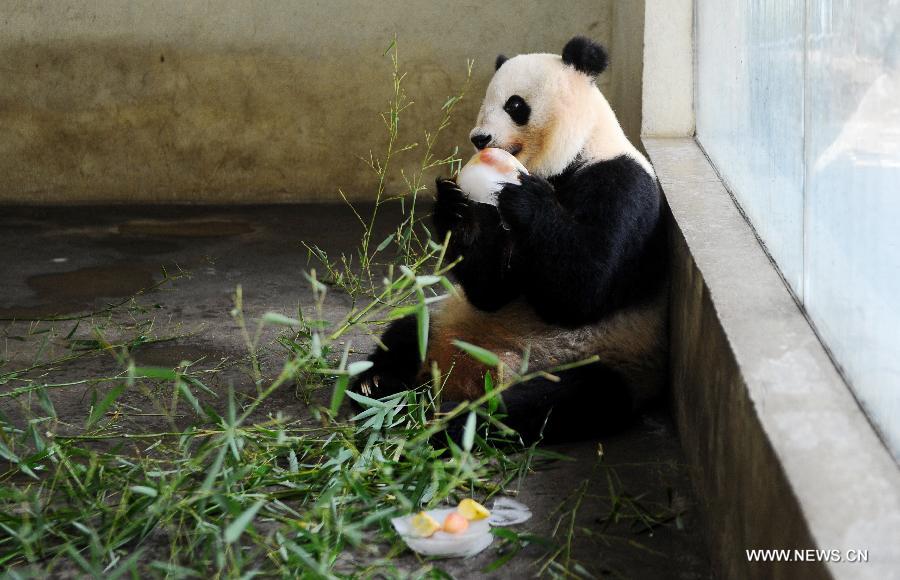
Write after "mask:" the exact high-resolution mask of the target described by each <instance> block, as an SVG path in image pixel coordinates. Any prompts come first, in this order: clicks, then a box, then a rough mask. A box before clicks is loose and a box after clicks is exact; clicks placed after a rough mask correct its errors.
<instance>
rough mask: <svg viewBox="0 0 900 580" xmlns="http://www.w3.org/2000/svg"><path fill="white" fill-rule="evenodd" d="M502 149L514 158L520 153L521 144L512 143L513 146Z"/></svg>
mask: <svg viewBox="0 0 900 580" xmlns="http://www.w3.org/2000/svg"><path fill="white" fill-rule="evenodd" d="M503 149H504V150H505V151H506V152H507V153H509V154H510V155H512V156H513V157H515V156H516V155H518V154H519V153H521V152H522V144H521V143H513V144H512V145H510V146H509V147H503Z"/></svg>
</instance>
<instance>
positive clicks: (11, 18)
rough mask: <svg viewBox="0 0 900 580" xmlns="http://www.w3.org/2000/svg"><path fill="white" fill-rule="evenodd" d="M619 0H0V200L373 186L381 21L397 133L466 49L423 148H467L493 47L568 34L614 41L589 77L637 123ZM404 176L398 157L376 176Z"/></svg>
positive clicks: (552, 47)
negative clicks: (451, 107)
mask: <svg viewBox="0 0 900 580" xmlns="http://www.w3.org/2000/svg"><path fill="white" fill-rule="evenodd" d="M627 4H628V5H632V6H636V7H637V5H634V4H632V3H627ZM625 5H626V4H625V3H623V4H622V6H625ZM622 6H619V7H616V6H614V3H613V2H611V1H608V0H607V1H603V0H575V1H572V2H567V3H566V6H565V9H564V10H561V9H560V7H559V5H557V4H556V3H549V2H547V3H544V2H540V3H539V2H529V3H525V4H522V3H517V2H512V1H505V0H504V1H500V2H490V3H485V2H471V1H462V2H441V3H438V2H426V1H416V2H402V1H399V0H384V1H379V2H377V3H371V2H364V1H362V0H342V1H337V2H324V1H321V2H298V1H291V0H271V1H268V2H265V3H262V4H261V3H257V2H251V1H250V0H218V1H215V2H207V1H200V0H157V1H143V2H116V1H113V0H96V1H93V2H88V1H84V0H81V1H77V0H59V1H54V2H38V1H17V0H0V203H87V202H215V203H231V202H240V203H250V202H256V203H260V202H292V201H322V200H332V201H337V200H339V196H338V193H337V191H338V188H341V189H342V190H343V191H344V192H345V193H346V195H347V196H348V197H349V198H351V199H371V197H372V196H373V194H374V193H373V192H374V184H375V180H374V176H373V174H372V172H371V170H370V169H369V168H368V167H367V166H366V165H365V164H364V163H362V162H361V161H360V160H359V157H368V154H369V151H370V150H371V151H373V152H374V153H376V154H378V153H380V152H381V151H382V150H383V149H384V147H385V145H386V138H385V135H386V134H385V130H384V126H383V124H382V121H381V119H380V117H379V112H380V111H383V110H386V108H387V102H388V99H389V97H390V96H391V91H392V84H391V63H390V59H389V57H385V56H383V53H384V51H385V48H386V47H387V46H388V45H389V43H390V42H391V39H392V37H393V35H394V33H396V34H397V35H398V38H399V49H400V59H401V67H402V68H403V69H404V70H405V71H406V72H407V73H408V75H407V76H406V78H405V81H404V87H405V90H406V92H407V93H408V95H409V96H410V97H411V98H412V99H413V100H414V101H415V104H414V105H413V106H412V107H410V108H409V109H407V110H406V111H405V112H404V114H403V116H402V118H401V141H402V142H404V143H405V142H414V141H418V142H420V143H421V142H423V141H424V137H423V131H424V130H426V129H428V128H432V129H433V128H434V127H435V126H436V125H437V124H438V122H439V121H440V116H441V105H443V104H444V102H445V101H446V99H447V97H448V96H449V95H452V94H454V93H455V92H456V91H457V90H458V89H459V87H460V86H461V85H462V84H463V83H464V81H465V78H466V68H467V66H466V60H467V59H468V58H475V59H477V60H476V63H475V66H474V69H473V78H472V83H471V90H470V92H469V94H468V98H466V99H465V100H464V101H463V102H462V103H461V104H460V106H459V108H458V110H457V114H456V116H455V118H454V120H453V124H452V125H451V126H450V127H449V128H448V129H447V131H446V132H445V134H444V136H443V137H442V138H441V140H440V141H439V144H438V147H437V149H436V153H437V154H439V155H441V156H443V155H445V154H447V153H448V152H450V151H451V150H452V147H453V146H459V147H461V151H462V153H463V155H464V156H468V154H469V152H470V150H471V146H470V145H469V144H468V141H467V134H468V131H469V129H470V127H471V123H472V122H473V120H474V118H475V114H476V112H477V109H478V105H479V102H480V98H481V94H483V90H484V87H485V86H486V84H487V82H488V81H489V79H490V75H491V73H492V72H493V61H494V58H495V57H496V55H497V54H498V53H500V52H502V53H505V54H507V55H514V54H517V53H521V52H535V51H540V52H557V53H558V52H560V51H561V50H562V47H563V45H564V44H565V42H566V40H567V39H568V38H570V37H571V36H573V35H575V34H584V35H588V36H591V37H592V38H594V39H596V40H598V41H600V42H603V43H605V44H607V45H610V43H611V42H612V41H613V39H614V38H615V39H618V44H619V46H620V47H621V48H622V54H617V53H616V49H617V47H616V46H610V51H611V53H612V64H611V67H610V70H609V72H607V73H606V74H605V75H603V76H602V77H601V79H600V81H599V84H600V87H601V89H603V90H604V92H606V93H607V94H608V96H609V98H610V100H611V101H612V104H613V106H614V107H615V108H616V109H620V112H621V113H622V116H623V119H624V121H625V124H626V127H627V129H628V130H629V132H630V134H631V135H632V136H634V137H636V135H637V133H638V131H639V126H640V112H639V111H640V102H641V99H640V95H639V94H634V93H637V92H639V91H640V84H639V83H635V82H632V81H633V80H634V79H639V78H640V70H637V69H639V68H640V63H641V58H640V55H639V54H635V52H638V51H640V49H641V40H640V39H641V34H642V33H641V24H642V22H641V21H640V18H628V17H627V14H626V11H625V10H624V9H623V8H622ZM617 9H618V13H616V10H617ZM614 21H618V22H619V23H620V25H619V26H618V28H617V29H616V34H615V35H614V34H613V28H614ZM626 67H628V70H625V68H626ZM613 79H617V80H616V81H615V82H616V85H617V86H616V87H615V88H613V87H611V83H612V82H613ZM420 153H421V148H420V149H418V150H413V151H411V152H407V153H404V154H403V155H402V156H401V158H400V159H399V163H400V165H398V167H407V168H409V167H413V166H415V165H416V164H417V163H418V158H419V156H420ZM401 184H402V180H401V179H400V176H399V172H398V173H396V177H395V178H394V179H393V181H392V182H391V183H390V188H389V190H391V191H396V190H397V189H398V188H399V187H400V186H401ZM389 192H390V191H389Z"/></svg>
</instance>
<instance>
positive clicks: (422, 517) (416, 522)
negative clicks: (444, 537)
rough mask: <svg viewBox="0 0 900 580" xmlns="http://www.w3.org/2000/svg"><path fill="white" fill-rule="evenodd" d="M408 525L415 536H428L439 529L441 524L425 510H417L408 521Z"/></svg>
mask: <svg viewBox="0 0 900 580" xmlns="http://www.w3.org/2000/svg"><path fill="white" fill-rule="evenodd" d="M409 527H410V528H412V531H413V532H414V533H415V534H416V535H417V536H420V537H422V538H428V537H430V536H432V535H433V534H434V533H435V532H436V531H438V530H439V529H441V524H439V523H438V522H437V520H436V519H434V518H433V517H431V516H430V515H428V514H426V513H425V512H419V513H417V514H416V515H414V516H413V517H412V519H411V520H410V521H409Z"/></svg>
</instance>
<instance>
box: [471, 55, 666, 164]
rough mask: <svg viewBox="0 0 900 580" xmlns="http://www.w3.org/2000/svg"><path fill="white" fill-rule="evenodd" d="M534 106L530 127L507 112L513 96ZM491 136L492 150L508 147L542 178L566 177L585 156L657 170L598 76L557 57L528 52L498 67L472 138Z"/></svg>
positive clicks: (586, 159) (590, 158) (588, 159)
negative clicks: (633, 139) (624, 127)
mask: <svg viewBox="0 0 900 580" xmlns="http://www.w3.org/2000/svg"><path fill="white" fill-rule="evenodd" d="M513 94H516V95H520V96H521V97H523V98H524V99H525V101H527V102H528V103H530V104H531V109H532V111H533V114H532V116H531V119H530V120H529V122H528V124H527V125H526V126H525V127H519V126H518V125H516V124H515V123H514V122H513V121H512V119H511V118H510V116H509V115H508V114H506V112H505V111H504V110H503V105H504V103H505V102H506V99H507V98H508V97H509V96H510V95H513ZM479 134H481V135H491V136H492V137H493V140H492V141H491V143H490V144H489V146H490V147H497V148H500V149H505V150H507V151H509V152H510V153H513V154H515V156H516V158H517V159H518V160H519V161H520V162H521V163H522V164H523V165H525V167H527V168H528V170H529V171H531V172H532V173H534V174H536V175H540V176H542V177H551V176H553V175H557V174H559V173H561V172H562V171H563V170H564V169H566V167H568V166H569V164H571V163H572V161H573V160H575V158H576V157H578V156H580V157H581V158H582V159H584V160H585V161H589V162H590V161H602V160H607V159H613V158H615V157H617V156H619V155H627V156H629V157H631V158H632V159H634V160H635V161H637V162H638V163H639V164H640V165H641V167H643V168H644V169H645V170H646V171H647V173H649V174H650V175H654V173H653V167H652V166H651V165H650V162H649V161H647V159H646V157H644V156H643V155H642V154H641V153H640V151H638V150H637V148H636V147H635V146H634V145H633V144H632V143H631V141H629V140H628V138H627V137H626V136H625V132H624V131H623V130H622V127H621V125H620V124H619V120H618V119H617V118H616V115H615V113H614V112H613V110H612V107H610V105H609V103H608V102H607V101H606V98H605V97H604V96H603V93H601V92H600V89H599V88H598V87H597V85H596V83H595V82H594V79H593V77H591V76H589V75H587V74H584V73H581V72H578V71H576V70H575V69H573V68H572V67H571V66H568V65H566V64H564V63H563V61H562V57H560V56H559V55H557V54H547V53H539V54H522V55H519V56H515V57H513V58H511V59H509V60H507V61H506V62H504V63H503V65H502V66H501V67H500V68H499V69H497V72H496V73H495V74H494V77H493V78H492V79H491V82H490V84H489V85H488V88H487V92H486V94H485V98H484V102H483V103H482V105H481V109H480V111H479V113H478V119H477V121H476V124H475V127H474V128H473V129H472V132H471V135H472V136H474V135H479Z"/></svg>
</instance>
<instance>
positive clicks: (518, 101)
mask: <svg viewBox="0 0 900 580" xmlns="http://www.w3.org/2000/svg"><path fill="white" fill-rule="evenodd" d="M503 110H504V111H506V113H507V114H508V115H509V117H510V118H511V119H512V120H513V122H514V123H515V124H516V125H526V124H527V123H528V117H530V116H531V107H529V106H528V103H526V102H525V99H523V98H522V97H520V96H519V95H513V96H511V97H510V98H508V99H507V100H506V104H505V105H503Z"/></svg>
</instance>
